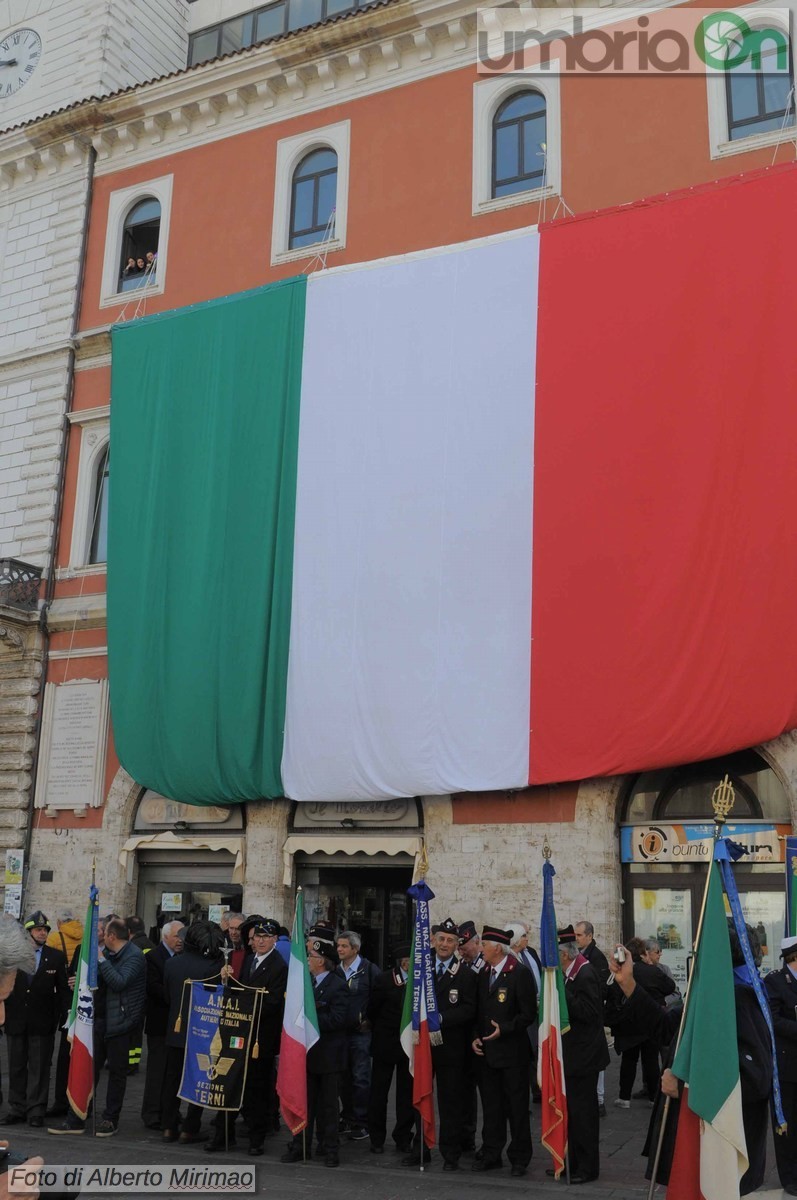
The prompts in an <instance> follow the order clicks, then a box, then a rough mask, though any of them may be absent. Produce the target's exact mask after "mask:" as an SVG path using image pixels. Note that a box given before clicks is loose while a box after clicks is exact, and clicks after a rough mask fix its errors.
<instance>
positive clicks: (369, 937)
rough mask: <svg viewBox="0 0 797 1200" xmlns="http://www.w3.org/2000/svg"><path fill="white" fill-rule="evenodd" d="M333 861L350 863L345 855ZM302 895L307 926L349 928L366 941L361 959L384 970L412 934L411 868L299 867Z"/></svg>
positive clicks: (297, 867) (338, 856)
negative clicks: (320, 923)
mask: <svg viewBox="0 0 797 1200" xmlns="http://www.w3.org/2000/svg"><path fill="white" fill-rule="evenodd" d="M329 857H334V858H341V859H344V860H345V859H346V857H347V856H346V855H333V856H329ZM296 882H297V885H298V886H300V887H301V888H302V889H303V890H304V916H305V923H306V924H307V925H308V926H310V925H311V924H315V923H316V922H317V921H329V922H330V923H331V924H332V925H333V926H334V927H335V930H336V932H338V933H340V932H341V931H342V930H344V929H351V930H353V931H354V932H355V933H359V935H360V937H361V938H362V951H361V953H362V955H363V957H364V958H367V959H369V960H370V961H371V962H374V963H376V964H377V966H379V967H381V968H383V969H385V968H387V967H388V966H389V965H390V955H391V954H392V952H393V949H394V947H395V946H398V945H400V944H401V943H402V942H408V941H409V940H410V936H411V933H412V901H411V900H410V898H409V896H408V895H407V888H408V887H410V885H411V883H412V866H411V865H410V864H408V865H407V866H405V867H397V866H395V865H394V864H391V865H390V866H384V867H376V868H374V867H373V866H370V867H354V866H352V865H350V864H347V863H345V862H343V863H341V864H340V865H335V866H318V865H315V864H309V863H302V862H299V861H297V863H296Z"/></svg>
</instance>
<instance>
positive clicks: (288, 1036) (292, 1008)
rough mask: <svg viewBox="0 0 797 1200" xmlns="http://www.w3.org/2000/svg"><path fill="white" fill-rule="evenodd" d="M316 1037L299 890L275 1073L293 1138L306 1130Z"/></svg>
mask: <svg viewBox="0 0 797 1200" xmlns="http://www.w3.org/2000/svg"><path fill="white" fill-rule="evenodd" d="M319 1036H320V1035H319V1032H318V1016H317V1013H316V1007H315V996H314V995H313V983H312V980H311V979H310V968H309V967H308V965H307V948H306V946H305V941H304V897H303V895H302V892H301V889H300V890H299V892H298V893H297V895H296V912H295V914H294V918H293V929H292V931H291V957H290V962H289V963H288V986H287V989H286V991H285V1014H284V1016H283V1018H282V1041H281V1043H280V1057H279V1069H278V1071H277V1095H278V1096H279V1098H280V1109H281V1111H282V1118H283V1120H284V1121H285V1124H286V1125H287V1126H288V1129H290V1131H291V1133H294V1134H296V1133H301V1131H302V1130H303V1129H305V1128H306V1127H307V1055H308V1052H309V1051H310V1050H312V1048H313V1046H314V1045H315V1044H316V1042H317V1041H318V1038H319Z"/></svg>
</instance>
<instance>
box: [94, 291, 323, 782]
mask: <svg viewBox="0 0 797 1200" xmlns="http://www.w3.org/2000/svg"><path fill="white" fill-rule="evenodd" d="M305 299H306V279H305V277H304V276H302V277H300V278H297V279H293V280H289V281H287V282H284V283H280V284H274V285H271V286H269V287H265V288H261V289H258V290H257V291H254V292H248V293H244V294H242V295H240V296H232V297H229V298H227V299H224V300H219V301H214V302H212V303H210V304H202V305H198V306H196V307H195V308H190V309H184V310H180V311H176V312H171V313H164V314H161V315H158V316H155V317H148V318H144V319H142V320H136V321H131V322H129V323H128V324H125V325H119V326H115V327H114V329H113V331H112V345H113V355H112V361H113V368H112V388H111V390H112V404H111V459H110V463H111V466H110V490H109V495H110V505H109V539H108V544H109V562H108V655H109V667H110V679H111V704H112V710H113V720H114V733H115V737H116V749H117V752H118V754H119V758H120V760H121V762H122V764H123V766H124V767H125V769H126V770H127V771H128V772H129V773H130V774H131V775H132V776H133V778H134V779H136V781H137V782H138V783H141V784H145V785H146V786H147V787H150V788H154V789H155V790H156V791H158V792H161V793H162V794H163V795H166V796H174V795H179V797H180V799H182V800H188V801H193V802H197V803H202V802H204V803H218V802H223V801H230V800H243V799H256V798H258V797H261V796H263V795H268V796H279V795H281V794H282V777H281V770H280V764H281V760H282V748H283V733H284V724H285V697H286V679H287V667H288V640H289V635H290V616H291V579H292V568H293V541H294V511H295V498H296V473H297V452H298V431H299V396H300V389H301V369H302V346H303V341H304V316H305ZM244 630H245V636H241V634H242V631H244Z"/></svg>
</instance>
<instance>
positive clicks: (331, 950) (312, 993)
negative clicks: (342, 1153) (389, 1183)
mask: <svg viewBox="0 0 797 1200" xmlns="http://www.w3.org/2000/svg"><path fill="white" fill-rule="evenodd" d="M301 921H302V913H301V905H300V903H299V898H298V897H297V915H296V917H295V919H294V930H293V938H292V940H291V961H290V965H289V967H288V991H287V995H286V1000H285V1016H284V1022H283V1033H282V1044H281V1048H280V1066H279V1074H278V1076H277V1093H278V1095H279V1096H280V1099H281V1100H282V1109H283V1116H284V1118H285V1122H286V1124H287V1125H288V1128H289V1129H291V1130H292V1131H293V1141H292V1142H291V1144H290V1145H289V1147H288V1149H287V1150H286V1152H285V1153H284V1154H283V1155H282V1157H281V1159H280V1161H281V1162H285V1163H295V1162H303V1161H306V1160H307V1149H308V1146H307V1142H308V1140H309V1141H311V1142H312V1135H313V1128H315V1131H316V1137H317V1140H318V1152H319V1154H321V1155H323V1157H324V1159H325V1166H327V1167H337V1166H339V1165H340V1159H339V1157H338V1145H339V1140H340V1135H339V1130H338V1089H339V1085H340V1076H341V1075H342V1073H343V1072H344V1071H345V1069H346V1045H347V1042H346V1028H347V1021H348V1015H349V989H348V988H347V986H346V981H345V979H344V978H343V976H342V974H339V973H338V971H337V967H338V963H339V959H338V952H337V949H336V946H335V933H334V930H332V929H328V928H326V927H325V926H321V925H317V926H316V927H315V928H314V929H311V930H310V931H309V932H308V934H307V941H306V943H305V947H304V949H305V956H303V955H302V953H301V949H300V938H301V934H302V927H301V924H300V922H301ZM307 972H309V977H310V989H309V992H308V987H307V983H308V974H306V973H307ZM303 1068H304V1071H305V1084H304V1091H302V1084H301V1080H300V1078H299V1077H300V1075H301V1071H302V1069H303ZM308 1130H309V1135H310V1136H309V1139H308V1136H307V1131H308ZM299 1134H301V1138H300V1137H299Z"/></svg>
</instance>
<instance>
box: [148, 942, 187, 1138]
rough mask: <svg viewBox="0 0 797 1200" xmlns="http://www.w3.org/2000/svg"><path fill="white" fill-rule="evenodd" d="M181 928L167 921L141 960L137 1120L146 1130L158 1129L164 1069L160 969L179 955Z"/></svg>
mask: <svg viewBox="0 0 797 1200" xmlns="http://www.w3.org/2000/svg"><path fill="white" fill-rule="evenodd" d="M183 928H184V926H183V922H182V921H167V923H166V924H165V925H164V926H163V929H162V930H161V940H160V942H159V943H158V945H157V946H156V947H155V949H154V950H150V952H149V954H148V955H147V956H146V960H145V961H146V964H147V1007H146V1024H145V1026H144V1028H145V1031H146V1035H147V1074H146V1078H145V1080H144V1096H143V1099H142V1101H141V1120H142V1121H143V1122H144V1124H145V1126H146V1127H147V1129H160V1127H161V1090H162V1088H163V1071H164V1067H165V1065H166V1025H167V1022H168V1020H169V1004H168V1001H167V999H166V993H165V991H164V990H163V968H164V967H165V966H166V963H167V962H168V961H169V959H170V958H173V957H174V955H175V954H180V953H181V952H182V949H183V942H182V939H181V938H180V936H179V935H180V930H181V929H183Z"/></svg>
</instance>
